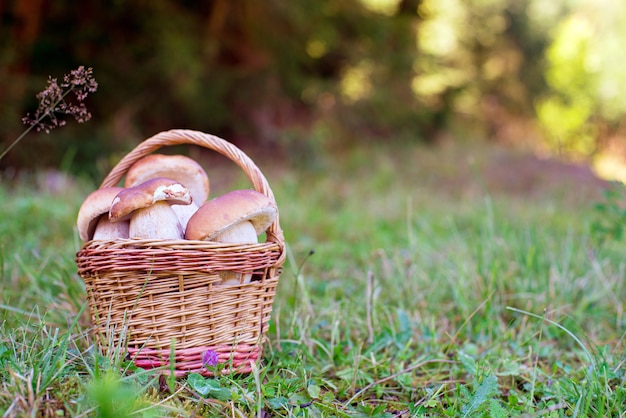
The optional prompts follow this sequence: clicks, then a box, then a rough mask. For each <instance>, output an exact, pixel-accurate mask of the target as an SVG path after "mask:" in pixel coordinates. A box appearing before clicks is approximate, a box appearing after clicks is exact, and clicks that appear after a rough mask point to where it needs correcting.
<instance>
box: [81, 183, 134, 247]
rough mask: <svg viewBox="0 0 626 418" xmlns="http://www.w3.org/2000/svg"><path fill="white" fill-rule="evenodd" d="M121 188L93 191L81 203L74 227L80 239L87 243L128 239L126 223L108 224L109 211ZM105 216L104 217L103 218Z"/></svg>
mask: <svg viewBox="0 0 626 418" xmlns="http://www.w3.org/2000/svg"><path fill="white" fill-rule="evenodd" d="M122 190H124V189H123V188H122V187H105V188H102V189H98V190H95V191H94V192H92V193H91V194H89V196H87V198H86V199H85V200H84V201H83V204H82V205H81V206H80V209H79V210H78V216H77V219H76V226H77V228H78V235H79V236H80V239H81V240H83V241H85V242H87V241H91V240H92V239H93V240H108V239H116V238H128V227H129V225H128V222H117V223H112V222H109V217H108V213H109V209H110V208H111V204H112V202H113V199H114V198H115V196H117V194H118V193H119V192H121V191H122ZM103 215H106V216H103Z"/></svg>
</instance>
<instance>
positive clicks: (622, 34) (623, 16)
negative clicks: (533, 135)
mask: <svg viewBox="0 0 626 418" xmlns="http://www.w3.org/2000/svg"><path fill="white" fill-rule="evenodd" d="M564 3H565V5H566V6H568V9H569V13H568V15H567V17H566V18H565V19H563V20H561V21H560V22H559V23H558V24H557V25H555V27H554V31H553V32H552V34H551V35H552V37H551V39H552V42H551V44H550V47H549V49H548V52H547V55H546V57H547V60H548V68H547V70H546V81H547V83H548V86H549V89H548V90H547V91H546V92H545V94H544V95H543V96H542V97H541V99H540V100H538V101H537V114H538V117H539V120H540V122H541V124H542V127H543V128H544V131H545V133H546V146H547V147H549V148H550V149H552V150H555V151H556V152H557V153H560V154H563V155H566V156H567V155H569V156H572V155H574V156H577V157H590V156H594V155H595V154H597V153H598V152H601V151H602V150H603V148H604V147H605V146H606V143H605V142H606V141H607V140H610V138H611V137H615V136H619V137H623V133H619V130H620V129H621V121H622V120H623V118H624V115H625V114H626V61H625V60H624V59H623V58H624V52H623V42H624V40H626V4H624V3H623V2H615V1H610V0H601V1H576V2H574V1H565V2H564ZM622 142H623V141H622Z"/></svg>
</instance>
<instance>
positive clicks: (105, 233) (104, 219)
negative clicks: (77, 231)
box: [92, 214, 129, 240]
mask: <svg viewBox="0 0 626 418" xmlns="http://www.w3.org/2000/svg"><path fill="white" fill-rule="evenodd" d="M128 228H129V225H128V221H126V222H111V221H109V217H108V215H106V214H105V215H103V216H100V219H99V220H98V223H97V225H96V230H95V232H94V233H93V238H92V239H101V240H109V239H117V238H128V233H129V230H128Z"/></svg>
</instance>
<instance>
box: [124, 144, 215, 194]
mask: <svg viewBox="0 0 626 418" xmlns="http://www.w3.org/2000/svg"><path fill="white" fill-rule="evenodd" d="M155 177H167V178H170V179H174V180H177V181H179V182H180V183H181V184H183V185H184V186H185V187H186V188H188V189H189V191H190V192H191V195H192V196H193V201H194V202H195V203H196V204H197V205H198V206H200V205H202V203H204V202H205V201H206V200H207V199H208V197H209V177H208V176H207V174H206V172H205V171H204V169H203V168H202V166H200V164H198V163H197V162H196V161H195V160H193V159H191V158H189V157H186V156H184V155H164V154H151V155H148V156H146V157H143V158H141V159H140V160H138V161H137V162H135V163H134V164H133V165H132V166H131V167H130V168H129V169H128V172H127V173H126V179H125V182H124V186H125V187H135V186H137V185H139V184H141V183H144V182H146V181H147V180H150V179H152V178H155Z"/></svg>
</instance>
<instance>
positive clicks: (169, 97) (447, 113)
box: [0, 0, 625, 171]
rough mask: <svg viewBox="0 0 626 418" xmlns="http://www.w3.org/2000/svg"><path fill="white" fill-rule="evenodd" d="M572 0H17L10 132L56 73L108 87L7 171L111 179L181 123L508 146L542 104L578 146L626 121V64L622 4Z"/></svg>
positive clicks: (234, 136)
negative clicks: (45, 170)
mask: <svg viewBox="0 0 626 418" xmlns="http://www.w3.org/2000/svg"><path fill="white" fill-rule="evenodd" d="M568 1H569V0H558V1H551V0H468V1H462V0H343V1H340V2H337V1H335V0H319V1H313V2H311V1H294V2H284V1H279V0H267V1H264V2H259V1H255V0H239V1H236V2H233V1H229V0H206V1H189V0H184V1H174V0H162V1H136V2H123V1H105V2H97V1H94V0H87V1H84V2H81V3H80V7H77V6H76V4H75V3H74V2H71V1H69V0H58V1H54V2H51V1H45V0H21V1H18V0H13V1H11V0H9V1H4V2H0V138H1V141H0V142H2V143H3V144H8V143H10V141H11V140H12V139H14V138H15V137H16V136H17V135H18V134H19V133H20V132H21V130H22V129H23V126H21V125H20V118H21V116H22V115H24V114H25V113H26V112H28V111H31V110H32V109H33V108H34V107H35V106H36V103H35V98H34V97H35V94H36V93H37V91H39V90H41V89H42V88H43V87H44V86H45V81H46V79H47V77H48V76H49V75H50V76H52V77H62V75H63V74H65V73H67V72H68V71H69V70H70V69H72V68H75V67H77V66H78V65H86V66H89V67H93V69H94V75H95V77H96V79H97V80H98V82H99V85H100V87H99V89H98V92H97V94H95V95H94V96H93V97H90V98H89V103H87V105H88V106H89V107H90V110H91V111H92V113H93V119H92V121H91V122H90V123H89V124H88V125H85V126H82V125H80V126H77V125H73V126H68V127H66V128H64V129H63V130H59V131H57V132H55V133H54V138H52V137H46V136H43V135H39V136H37V137H36V138H33V139H31V140H30V142H28V141H26V142H24V144H28V146H25V145H23V144H22V145H21V146H20V147H17V148H16V149H15V150H13V151H12V152H11V153H10V154H9V155H8V156H7V157H6V158H5V159H4V160H3V161H2V162H1V163H0V164H1V166H0V168H7V167H11V166H17V167H19V166H29V165H33V162H32V154H33V150H36V151H37V153H38V155H40V156H41V158H39V159H38V160H37V162H36V164H37V165H39V166H46V165H53V166H58V165H59V161H65V162H66V163H67V165H68V166H71V167H73V169H74V170H91V171H93V170H96V171H98V170H102V169H106V168H107V167H108V166H110V164H111V161H112V160H113V161H115V160H117V159H118V158H119V155H120V154H123V153H125V152H126V151H127V150H128V149H129V148H130V147H131V146H133V145H134V144H135V143H137V142H138V141H140V140H141V139H143V138H145V137H146V136H148V135H151V134H153V133H155V132H158V131H161V130H166V129H171V128H180V127H184V128H190V129H199V130H203V131H207V132H212V133H215V134H218V135H222V136H224V137H226V138H228V139H230V140H232V141H233V142H235V143H241V142H247V143H255V144H258V145H259V146H263V147H281V148H283V149H286V150H287V152H289V153H292V154H297V155H302V156H306V155H308V154H309V153H310V152H314V151H316V150H318V149H319V147H346V146H350V145H353V144H355V143H362V142H363V141H365V140H368V139H374V140H385V141H399V140H407V139H411V140H421V141H434V140H436V139H437V138H438V137H439V135H440V133H441V132H452V133H453V134H455V135H457V136H459V135H462V136H464V137H469V136H472V135H477V136H481V137H484V136H488V137H489V138H490V139H494V140H499V139H502V138H505V139H507V138H508V137H512V136H516V137H521V136H524V135H525V134H524V133H523V132H522V133H519V132H518V133H513V134H512V133H511V130H510V129H509V128H508V127H509V126H511V125H512V124H513V122H514V121H516V120H522V121H528V120H531V119H532V118H533V117H534V112H535V111H537V112H538V113H539V115H540V118H542V119H541V120H542V121H543V122H544V125H545V126H546V132H547V133H548V134H549V135H550V137H551V138H557V137H558V138H560V139H558V141H557V142H558V143H559V144H565V143H566V141H565V139H564V138H565V137H566V136H568V135H569V136H572V135H574V136H580V129H587V128H588V127H589V122H590V121H595V120H597V119H596V117H597V115H598V114H601V115H602V118H603V120H606V121H611V122H612V123H614V122H615V121H618V120H619V118H620V117H621V114H622V109H623V103H622V102H623V101H624V99H623V97H624V95H621V94H614V93H612V92H614V91H616V90H615V89H618V90H617V91H619V89H621V88H623V87H621V86H624V83H621V81H622V80H621V78H622V77H624V75H623V74H625V73H624V72H623V71H621V70H620V68H621V67H620V65H622V64H621V63H619V62H618V61H619V60H618V59H617V58H615V57H616V56H619V52H618V48H619V42H617V41H615V40H616V39H619V38H618V37H617V36H621V35H623V34H621V32H620V31H622V32H623V31H624V29H621V28H623V27H625V26H624V25H623V22H622V21H621V20H618V19H617V18H616V16H619V13H615V14H614V13H613V12H615V10H614V9H610V8H609V7H608V6H607V7H606V8H605V9H607V10H604V11H602V12H594V13H588V16H583V17H582V20H589V21H590V22H591V23H587V25H591V27H592V28H594V30H593V31H592V32H590V33H589V34H588V35H585V34H584V33H582V32H579V31H578V29H577V28H578V26H576V25H577V24H576V23H575V22H576V21H577V20H576V19H578V20H580V19H581V18H579V17H568V18H567V19H566V20H562V19H564V18H565V17H567V16H570V15H569V13H574V12H575V11H576V10H584V9H581V8H582V7H583V6H581V5H582V4H584V2H581V3H580V4H581V5H578V6H576V5H577V4H579V3H576V2H572V4H571V5H570V4H569V2H568ZM602 1H603V2H605V3H607V4H608V3H611V2H610V1H609V0H602ZM574 6H576V7H574ZM611 7H613V6H611ZM609 9H610V10H613V11H610V10H609ZM585 13H586V12H585ZM620 13H621V12H620ZM622 15H623V13H622ZM572 16H573V15H572ZM602 16H604V17H602ZM604 18H607V19H608V18H611V19H613V20H612V21H611V22H612V23H610V24H609V25H606V26H602V23H601V22H602V19H604ZM616 19H617V20H616ZM594 25H595V26H594ZM600 27H601V28H602V34H600V32H599V31H598V28H600ZM555 28H557V29H556V30H555ZM610 28H613V29H610ZM600 41H601V42H600ZM550 42H552V44H550ZM590 42H592V43H593V45H594V48H590V47H586V46H585V45H590ZM573 43H575V44H576V46H575V48H573V50H575V53H574V55H571V56H570V55H567V54H566V52H567V51H568V48H569V47H570V46H571V45H572V44H573ZM600 44H601V48H600V49H598V48H596V45H600ZM548 45H550V49H549V52H548V54H547V55H546V54H545V52H546V48H547V47H548ZM570 49H572V48H570ZM602 51H603V52H602ZM564 54H565V55H564ZM576 54H578V55H576ZM581 54H582V55H581ZM544 57H545V59H544ZM609 59H612V61H606V60H609ZM603 60H605V61H606V62H610V63H611V65H596V64H594V65H595V67H594V66H592V67H593V68H592V67H589V65H588V64H589V62H591V63H594V62H595V63H598V62H602V63H604V62H605V61H603ZM546 63H549V64H550V65H551V67H550V69H549V71H548V72H546V71H545V65H546ZM590 68H592V69H591V70H590ZM568 71H569V73H568ZM570 73H572V74H570ZM574 73H576V74H574ZM568 74H569V75H568ZM568 77H570V79H568ZM571 77H574V78H576V79H578V78H580V83H576V82H573V81H572V80H573V79H572V78H571ZM593 80H595V81H593ZM589 96H591V98H590V99H588V100H587V99H585V98H587V97H589ZM537 98H541V100H540V101H539V102H538V105H537V106H535V103H536V102H537ZM585 100H587V101H585ZM600 103H602V105H600ZM570 119H571V120H570ZM555 120H564V121H568V122H566V123H559V124H558V125H556V124H554V121H555ZM581 121H585V122H584V123H582V122H581ZM592 125H593V124H592ZM550 129H552V131H551V130H550ZM594 132H595V131H593V130H589V132H588V136H589V138H593V137H594ZM582 136H584V135H582ZM552 141H555V140H554V139H552ZM592 142H593V141H592ZM583 149H585V150H588V147H587V146H585V147H583ZM94 162H95V163H94Z"/></svg>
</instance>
